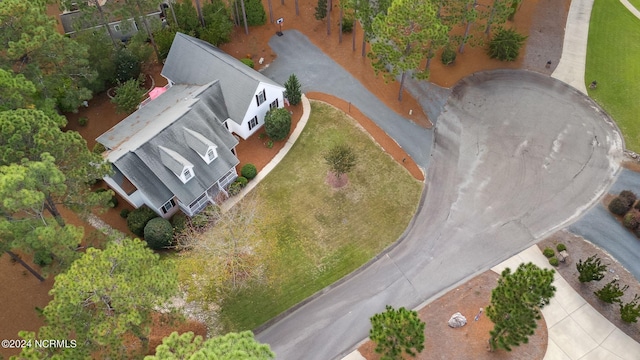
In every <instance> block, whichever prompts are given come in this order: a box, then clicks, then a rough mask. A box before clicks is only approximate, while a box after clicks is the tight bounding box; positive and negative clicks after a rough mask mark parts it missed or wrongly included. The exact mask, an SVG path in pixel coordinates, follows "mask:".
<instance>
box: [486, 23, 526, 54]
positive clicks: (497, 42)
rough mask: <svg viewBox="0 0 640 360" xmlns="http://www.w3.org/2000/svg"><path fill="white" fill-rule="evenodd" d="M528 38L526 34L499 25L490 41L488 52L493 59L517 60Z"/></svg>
mask: <svg viewBox="0 0 640 360" xmlns="http://www.w3.org/2000/svg"><path fill="white" fill-rule="evenodd" d="M526 39H527V37H526V36H524V35H521V34H519V33H518V32H517V31H515V30H513V29H505V28H502V27H499V28H497V29H496V32H495V33H494V34H493V37H492V38H491V40H490V41H489V49H488V51H487V53H488V54H489V57H490V58H492V59H498V60H501V61H515V60H516V59H517V58H518V55H519V54H520V48H521V47H522V45H524V41H525V40H526Z"/></svg>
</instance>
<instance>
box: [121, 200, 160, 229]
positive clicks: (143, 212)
mask: <svg viewBox="0 0 640 360" xmlns="http://www.w3.org/2000/svg"><path fill="white" fill-rule="evenodd" d="M156 217H158V214H156V213H155V212H154V211H153V210H151V209H149V208H148V207H146V206H141V207H139V208H137V209H135V210H133V211H131V212H130V213H129V216H127V227H129V230H131V232H132V233H134V234H136V235H138V236H144V227H145V226H146V225H147V223H148V222H149V220H151V219H153V218H156Z"/></svg>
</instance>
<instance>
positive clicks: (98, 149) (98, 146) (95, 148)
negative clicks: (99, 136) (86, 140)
mask: <svg viewBox="0 0 640 360" xmlns="http://www.w3.org/2000/svg"><path fill="white" fill-rule="evenodd" d="M106 150H107V148H105V147H104V145H102V144H100V143H99V142H97V143H96V144H95V145H94V146H93V150H92V151H93V153H94V154H102V153H103V152H105V151H106Z"/></svg>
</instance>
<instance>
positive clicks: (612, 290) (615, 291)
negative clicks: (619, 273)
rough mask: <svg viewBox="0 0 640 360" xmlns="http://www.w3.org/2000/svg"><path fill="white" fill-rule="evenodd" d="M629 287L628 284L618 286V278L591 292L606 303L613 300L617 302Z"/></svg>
mask: <svg viewBox="0 0 640 360" xmlns="http://www.w3.org/2000/svg"><path fill="white" fill-rule="evenodd" d="M628 288H629V285H625V286H623V287H620V284H618V280H616V279H614V280H613V281H611V282H609V283H608V284H607V285H605V286H604V287H603V288H602V289H600V290H598V291H594V292H593V293H594V294H595V295H596V296H597V297H598V299H600V300H602V301H604V302H606V303H607V304H613V303H614V302H617V303H619V302H620V298H621V297H622V295H624V292H625V290H627V289H628Z"/></svg>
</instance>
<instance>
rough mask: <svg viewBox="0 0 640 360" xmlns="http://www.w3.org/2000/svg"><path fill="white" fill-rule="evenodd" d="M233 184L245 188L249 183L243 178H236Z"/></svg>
mask: <svg viewBox="0 0 640 360" xmlns="http://www.w3.org/2000/svg"><path fill="white" fill-rule="evenodd" d="M235 182H237V183H238V184H240V186H242V187H245V186H247V184H248V183H249V180H247V178H246V177H244V176H238V178H237V179H236V181H235Z"/></svg>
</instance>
